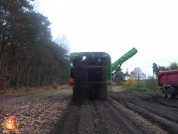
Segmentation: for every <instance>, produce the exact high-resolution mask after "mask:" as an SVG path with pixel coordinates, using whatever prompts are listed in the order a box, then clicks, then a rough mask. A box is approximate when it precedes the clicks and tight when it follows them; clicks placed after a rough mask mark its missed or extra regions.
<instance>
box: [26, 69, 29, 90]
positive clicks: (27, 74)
mask: <svg viewBox="0 0 178 134" xmlns="http://www.w3.org/2000/svg"><path fill="white" fill-rule="evenodd" d="M28 77H29V67H28V68H27V73H26V80H25V87H27V86H28Z"/></svg>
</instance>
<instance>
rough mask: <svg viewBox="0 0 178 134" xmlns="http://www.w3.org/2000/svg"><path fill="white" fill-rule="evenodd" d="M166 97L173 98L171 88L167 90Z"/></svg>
mask: <svg viewBox="0 0 178 134" xmlns="http://www.w3.org/2000/svg"><path fill="white" fill-rule="evenodd" d="M167 97H168V98H173V94H172V90H171V88H168V89H167Z"/></svg>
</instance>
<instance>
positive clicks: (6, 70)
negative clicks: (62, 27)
mask: <svg viewBox="0 0 178 134" xmlns="http://www.w3.org/2000/svg"><path fill="white" fill-rule="evenodd" d="M32 2H33V0H1V1H0V88H4V87H5V86H7V85H9V86H11V87H15V89H17V88H18V86H19V85H20V86H36V87H40V86H43V85H48V84H51V82H52V81H55V80H56V79H57V80H58V81H60V82H61V83H64V82H66V81H67V78H68V76H67V74H68V73H67V72H68V62H69V60H68V58H67V56H66V55H67V54H68V49H67V48H66V47H64V46H66V45H67V42H66V40H65V38H62V39H60V40H58V41H57V42H56V41H55V42H54V41H53V40H52V35H51V31H50V22H49V20H48V18H47V17H45V16H43V15H42V14H40V13H37V12H35V11H34V10H33V8H34V7H33V6H32V4H31V3H32Z"/></svg>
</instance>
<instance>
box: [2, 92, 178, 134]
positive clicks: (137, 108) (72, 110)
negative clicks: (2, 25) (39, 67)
mask: <svg viewBox="0 0 178 134" xmlns="http://www.w3.org/2000/svg"><path fill="white" fill-rule="evenodd" d="M26 96H27V97H25V96H23V99H15V100H16V101H14V102H15V103H8V99H6V102H3V101H1V105H0V108H1V113H0V116H1V117H0V118H1V120H0V121H1V122H3V117H7V116H9V115H12V114H13V115H16V116H17V118H18V121H19V124H20V126H19V131H20V132H21V133H28V134H30V133H33V134H34V133H35V134H41V133H44V134H70V133H71V134H78V133H80V134H103V133H104V134H114V133H115V134H128V133H129V134H177V132H178V116H177V115H178V99H166V98H162V97H161V95H160V94H159V93H126V92H109V93H108V100H107V101H99V100H92V101H86V102H85V104H84V105H80V106H76V105H75V103H74V102H73V101H72V90H60V91H57V92H53V93H50V94H49V93H46V92H43V93H42V92H41V93H36V95H35V94H33V95H31V97H29V95H26ZM32 98H33V99H32ZM10 100H12V98H11V99H10V98H9V101H10ZM18 100H19V101H18ZM5 103H7V104H8V105H4V104H5ZM2 130H3V129H2V127H1V130H0V131H2Z"/></svg>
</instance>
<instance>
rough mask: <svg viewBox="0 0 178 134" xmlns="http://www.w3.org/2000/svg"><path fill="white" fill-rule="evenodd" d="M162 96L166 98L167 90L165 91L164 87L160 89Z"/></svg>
mask: <svg viewBox="0 0 178 134" xmlns="http://www.w3.org/2000/svg"><path fill="white" fill-rule="evenodd" d="M162 96H163V97H164V98H167V91H166V88H163V89H162Z"/></svg>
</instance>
